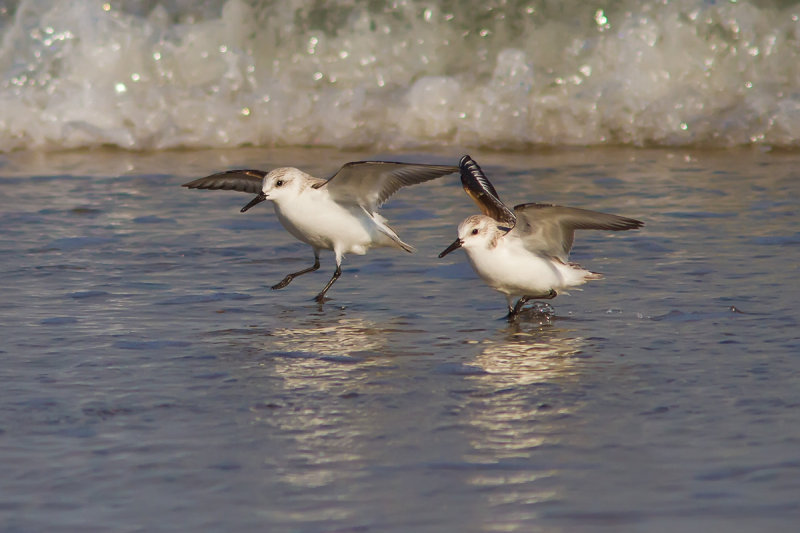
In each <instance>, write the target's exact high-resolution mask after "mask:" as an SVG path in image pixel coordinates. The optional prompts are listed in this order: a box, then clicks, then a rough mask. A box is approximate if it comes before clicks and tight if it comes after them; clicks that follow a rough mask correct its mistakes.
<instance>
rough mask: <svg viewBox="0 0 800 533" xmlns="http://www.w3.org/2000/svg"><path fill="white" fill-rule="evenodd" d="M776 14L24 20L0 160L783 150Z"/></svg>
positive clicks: (789, 32) (798, 28) (114, 14)
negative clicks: (162, 154)
mask: <svg viewBox="0 0 800 533" xmlns="http://www.w3.org/2000/svg"><path fill="white" fill-rule="evenodd" d="M781 6H782V4H780V3H766V4H763V5H762V4H758V5H756V4H751V3H747V2H741V1H740V2H730V3H725V2H714V3H709V2H704V1H702V0H677V1H674V2H668V3H646V4H645V5H640V3H639V2H635V1H633V0H628V1H623V2H617V3H614V5H613V7H612V8H608V9H597V7H592V6H591V5H589V4H586V3H584V2H581V1H579V0H568V1H566V2H563V3H558V5H555V4H554V3H550V2H528V3H514V2H509V3H506V2H477V1H475V2H462V3H457V4H453V5H451V6H446V5H442V4H440V3H436V2H426V1H419V0H417V1H414V0H406V1H403V2H394V3H386V4H381V3H375V2H367V1H355V2H351V3H349V4H347V5H344V6H329V5H326V4H319V3H309V2H305V1H301V0H291V1H287V2H280V3H270V4H267V5H263V6H260V5H256V6H253V5H251V4H250V3H247V2H245V1H243V0H227V1H220V2H217V3H214V2H203V3H201V4H199V5H198V4H196V3H194V2H188V1H183V0H174V1H172V2H169V3H166V2H165V3H157V4H153V3H152V2H145V1H139V2H126V3H124V6H123V7H124V9H122V8H120V7H119V6H118V5H117V4H115V3H111V2H103V1H101V0H97V1H95V0H87V1H84V2H73V1H71V0H22V1H21V2H19V4H18V5H17V7H16V9H15V10H13V9H12V10H11V11H9V12H8V13H6V14H5V15H4V18H2V19H0V22H1V23H2V28H1V29H0V33H1V34H2V35H1V36H0V37H1V39H0V150H3V151H8V150H15V149H24V148H35V149H64V148H78V147H87V146H99V145H113V146H119V147H122V148H127V149H136V150H144V149H165V148H176V147H191V148H200V147H226V146H241V145H309V144H310V145H330V146H336V147H359V148H364V147H373V148H376V149H399V148H409V147H420V146H459V147H465V146H485V147H490V148H495V149H514V148H520V147H524V146H527V145H530V144H537V143H544V144H558V145H562V144H566V145H583V144H620V143H622V144H633V145H667V146H674V145H695V146H705V145H708V146H731V145H739V144H752V143H755V144H765V145H774V146H797V145H798V139H800V93H799V92H798V91H797V87H798V86H800V22H798V20H799V19H800V9H796V8H795V7H794V6H788V7H781ZM0 16H3V13H2V12H0Z"/></svg>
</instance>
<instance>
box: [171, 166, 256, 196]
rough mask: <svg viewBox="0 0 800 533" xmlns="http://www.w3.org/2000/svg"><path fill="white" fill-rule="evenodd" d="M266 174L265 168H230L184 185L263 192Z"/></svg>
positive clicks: (196, 187) (254, 192) (193, 187)
mask: <svg viewBox="0 0 800 533" xmlns="http://www.w3.org/2000/svg"><path fill="white" fill-rule="evenodd" d="M266 175H267V173H266V172H264V171H263V170H249V169H241V170H228V171H226V172H219V173H217V174H212V175H210V176H206V177H205V178H198V179H196V180H194V181H190V182H189V183H184V184H183V185H182V186H183V187H188V188H190V189H214V190H217V189H222V190H225V191H241V192H249V193H252V194H258V193H260V192H261V183H262V181H263V180H264V176H266Z"/></svg>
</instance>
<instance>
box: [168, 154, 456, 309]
mask: <svg viewBox="0 0 800 533" xmlns="http://www.w3.org/2000/svg"><path fill="white" fill-rule="evenodd" d="M453 172H458V167H452V166H441V165H417V164H410V163H393V162H384V161H357V162H352V163H347V164H345V165H344V166H342V168H340V169H339V171H338V172H336V174H334V175H333V176H332V177H330V178H329V179H327V180H325V179H320V178H315V177H314V176H311V175H309V174H306V173H305V172H303V171H302V170H299V169H297V168H293V167H283V168H276V169H274V170H271V171H269V173H267V172H264V171H263V170H251V169H240V170H228V171H226V172H220V173H217V174H212V175H211V176H207V177H205V178H199V179H196V180H194V181H190V182H189V183H184V184H183V186H184V187H188V188H190V189H224V190H234V191H241V192H247V193H253V194H255V195H256V196H255V197H254V198H253V199H252V200H251V201H250V202H249V203H248V204H247V205H245V206H244V207H242V209H241V212H242V213H244V212H245V211H247V210H248V209H250V208H251V207H253V206H254V205H256V204H259V203H261V202H263V201H264V200H270V201H272V205H273V207H274V208H275V214H276V215H277V217H278V220H279V221H280V223H281V225H283V227H284V228H286V231H288V232H289V233H291V234H292V235H293V236H294V237H295V238H296V239H298V240H300V241H302V242H304V243H306V244H308V245H310V246H311V248H312V249H313V250H314V264H313V265H312V266H310V267H308V268H305V269H303V270H300V271H298V272H292V273H291V274H287V275H286V277H284V278H283V280H281V281H280V283H277V284H275V285H273V286H272V288H273V289H282V288H284V287H286V286H287V285H288V284H289V283H291V282H292V280H293V279H294V278H296V277H297V276H301V275H303V274H307V273H309V272H314V271H315V270H317V269H319V267H320V264H319V254H320V251H321V250H333V253H334V254H335V256H336V270H335V271H334V273H333V276H332V277H331V279H330V280H329V281H328V283H327V284H326V285H325V287H323V289H322V291H321V292H320V293H319V294H317V296H316V297H315V300H316V301H317V302H320V303H322V302H324V301H325V294H326V293H327V292H328V289H330V288H331V285H333V283H334V282H335V281H336V280H337V279H339V276H340V275H341V274H342V266H341V265H342V258H343V257H344V255H345V254H348V253H353V254H358V255H363V254H365V253H366V252H367V250H368V249H369V248H371V247H373V246H389V247H394V248H400V249H403V250H405V251H407V252H413V251H414V248H413V247H411V246H410V245H408V244H406V243H405V242H403V241H402V240H400V237H398V236H397V233H395V232H394V230H393V229H392V228H390V227H389V226H388V225H387V224H386V219H385V218H383V217H382V216H381V215H380V214H378V212H377V210H378V208H379V207H380V206H381V205H383V203H384V202H386V200H387V199H388V198H389V197H390V196H391V195H392V194H394V193H395V192H396V191H397V190H398V189H400V188H401V187H405V186H407V185H415V184H417V183H422V182H424V181H428V180H432V179H434V178H438V177H440V176H444V175H446V174H451V173H453Z"/></svg>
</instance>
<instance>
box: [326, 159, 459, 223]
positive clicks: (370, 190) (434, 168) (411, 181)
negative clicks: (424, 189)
mask: <svg viewBox="0 0 800 533" xmlns="http://www.w3.org/2000/svg"><path fill="white" fill-rule="evenodd" d="M453 172H458V167H451V166H443V165H418V164H412V163H394V162H391V161H355V162H352V163H347V164H345V165H344V166H343V167H342V168H340V169H339V171H338V172H337V173H336V174H334V175H333V176H331V178H330V179H328V180H327V181H326V182H324V183H321V184H319V185H315V187H317V188H320V187H327V188H328V190H329V192H330V194H331V196H332V197H333V198H334V199H335V200H337V201H339V202H351V203H357V204H359V205H361V206H363V207H364V208H366V209H367V210H368V211H369V212H374V211H375V210H376V209H377V208H378V207H380V206H381V205H383V203H384V202H386V200H387V199H388V198H389V197H390V196H391V195H392V194H394V193H395V192H397V191H398V189H400V188H401V187H406V186H408V185H416V184H417V183H422V182H425V181H428V180H432V179H435V178H438V177H440V176H444V175H446V174H452V173H453Z"/></svg>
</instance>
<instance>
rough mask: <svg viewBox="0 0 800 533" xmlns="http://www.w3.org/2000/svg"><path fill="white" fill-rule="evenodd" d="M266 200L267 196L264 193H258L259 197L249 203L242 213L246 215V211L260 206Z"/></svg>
mask: <svg viewBox="0 0 800 533" xmlns="http://www.w3.org/2000/svg"><path fill="white" fill-rule="evenodd" d="M266 199H267V195H266V194H264V193H263V192H260V193H258V195H257V196H256V197H255V198H253V199H252V200H250V203H248V204H247V205H246V206H244V207H243V208H242V211H241V212H242V213H244V212H245V211H247V210H248V209H250V208H251V207H253V206H254V205H256V204H260V203H261V202H263V201H264V200H266Z"/></svg>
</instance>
